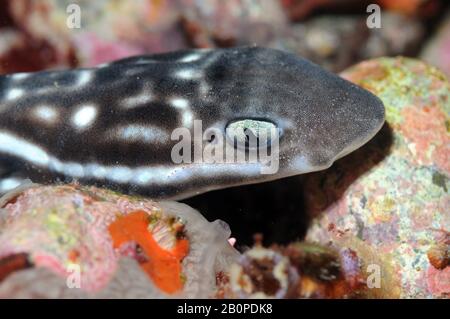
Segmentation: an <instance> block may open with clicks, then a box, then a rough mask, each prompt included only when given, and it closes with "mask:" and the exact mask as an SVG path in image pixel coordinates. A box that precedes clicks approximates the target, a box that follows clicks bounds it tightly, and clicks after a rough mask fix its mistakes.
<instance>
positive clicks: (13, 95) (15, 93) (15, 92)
mask: <svg viewBox="0 0 450 319" xmlns="http://www.w3.org/2000/svg"><path fill="white" fill-rule="evenodd" d="M24 94H25V90H23V89H18V88H13V89H9V90H8V91H7V92H6V99H7V100H15V99H18V98H20V97H21V96H23V95H24Z"/></svg>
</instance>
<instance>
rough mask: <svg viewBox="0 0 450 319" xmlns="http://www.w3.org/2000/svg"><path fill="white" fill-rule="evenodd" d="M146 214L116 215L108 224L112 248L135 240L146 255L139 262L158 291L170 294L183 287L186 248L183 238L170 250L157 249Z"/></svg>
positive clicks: (187, 248)
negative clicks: (144, 259)
mask: <svg viewBox="0 0 450 319" xmlns="http://www.w3.org/2000/svg"><path fill="white" fill-rule="evenodd" d="M148 224H149V215H148V214H147V213H146V212H144V211H136V212H133V213H130V214H128V215H125V216H122V217H119V218H117V219H116V220H115V221H114V222H113V223H111V225H109V233H110V234H111V237H112V240H113V245H114V248H119V247H120V246H121V245H123V244H125V243H127V242H130V241H134V242H136V243H138V244H139V245H140V246H141V248H142V249H143V251H144V252H145V254H146V255H147V257H148V261H146V262H143V263H141V267H142V269H143V270H144V271H145V272H146V273H147V274H148V276H149V277H150V278H151V279H152V281H153V282H154V283H155V285H156V286H158V288H159V289H161V290H162V291H164V292H166V293H169V294H173V293H176V292H178V291H180V290H181V289H182V288H183V280H182V265H181V262H182V260H183V258H184V257H186V255H187V253H188V251H189V241H188V240H187V239H179V240H177V242H176V244H175V247H174V248H173V249H171V250H166V249H163V248H161V247H160V246H159V245H158V243H157V242H156V241H155V239H154V238H153V236H152V234H151V232H150V231H149V230H148Z"/></svg>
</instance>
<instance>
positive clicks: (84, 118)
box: [72, 105, 97, 129]
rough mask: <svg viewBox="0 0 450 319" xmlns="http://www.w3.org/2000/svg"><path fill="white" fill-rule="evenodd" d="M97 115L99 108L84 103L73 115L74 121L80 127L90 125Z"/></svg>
mask: <svg viewBox="0 0 450 319" xmlns="http://www.w3.org/2000/svg"><path fill="white" fill-rule="evenodd" d="M96 116H97V108H96V107H95V106H93V105H83V106H81V107H79V108H78V110H77V111H76V112H75V114H74V115H73V117H72V123H73V124H74V125H75V126H76V127H77V128H79V129H84V128H86V127H88V126H90V125H91V124H92V123H93V122H94V120H95V117H96Z"/></svg>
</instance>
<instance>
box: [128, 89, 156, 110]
mask: <svg viewBox="0 0 450 319" xmlns="http://www.w3.org/2000/svg"><path fill="white" fill-rule="evenodd" d="M152 101H153V95H152V94H151V93H150V92H149V91H145V92H143V93H141V94H139V95H136V96H130V97H126V98H124V99H123V101H122V104H123V106H124V108H125V109H133V108H135V107H139V106H143V105H146V104H148V103H151V102H152Z"/></svg>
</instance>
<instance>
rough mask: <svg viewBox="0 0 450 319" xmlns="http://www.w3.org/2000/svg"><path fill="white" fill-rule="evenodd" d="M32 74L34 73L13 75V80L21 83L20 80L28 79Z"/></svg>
mask: <svg viewBox="0 0 450 319" xmlns="http://www.w3.org/2000/svg"><path fill="white" fill-rule="evenodd" d="M31 74H32V73H29V72H22V73H16V74H12V75H11V79H12V80H14V81H20V80H23V79H26V78H27V77H29V76H30V75H31Z"/></svg>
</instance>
